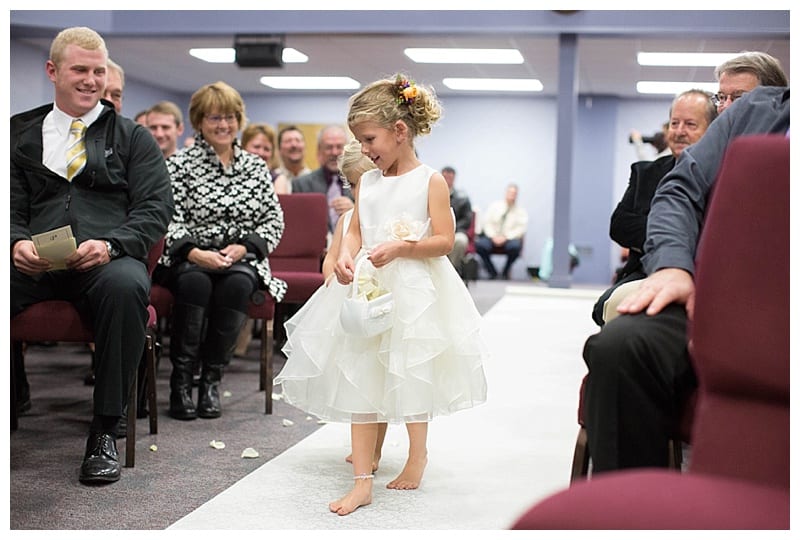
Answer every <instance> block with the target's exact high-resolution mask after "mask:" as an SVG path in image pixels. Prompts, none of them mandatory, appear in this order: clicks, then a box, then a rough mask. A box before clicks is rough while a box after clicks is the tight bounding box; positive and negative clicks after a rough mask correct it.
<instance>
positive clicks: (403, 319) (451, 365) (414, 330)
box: [275, 257, 487, 423]
mask: <svg viewBox="0 0 800 540" xmlns="http://www.w3.org/2000/svg"><path fill="white" fill-rule="evenodd" d="M377 272H378V277H379V279H380V282H381V284H382V285H383V286H384V287H385V288H386V289H388V290H389V291H392V293H393V296H394V302H395V308H394V314H393V317H394V322H393V325H392V327H391V329H390V330H388V331H386V332H384V333H383V334H380V335H378V336H375V337H373V338H359V337H355V336H352V335H348V334H346V333H345V332H344V330H343V329H342V327H341V325H340V324H339V312H340V310H341V306H342V303H343V301H344V299H345V297H346V296H347V294H348V292H349V286H342V285H340V284H339V283H337V282H336V280H333V282H332V283H331V284H330V286H327V287H326V286H324V285H323V286H322V287H321V288H320V289H318V290H317V291H316V292H315V293H314V295H313V296H312V297H311V298H310V299H309V300H308V301H307V302H306V303H305V304H304V305H303V307H302V308H301V309H300V310H299V311H298V312H297V313H296V314H295V315H294V316H293V317H292V318H291V319H290V320H289V321H287V322H286V325H285V326H286V334H287V343H286V345H285V347H284V348H283V351H284V352H285V353H286V356H287V361H286V365H285V367H284V368H283V370H281V372H280V374H279V375H278V376H277V377H276V379H275V384H276V385H277V384H280V385H281V387H282V393H283V398H284V399H285V400H286V401H287V402H288V403H290V404H292V405H294V406H296V407H298V408H300V409H302V410H304V411H306V412H308V413H310V414H313V415H314V416H316V417H318V418H320V419H322V420H326V421H330V422H350V423H368V422H427V421H429V420H431V419H432V418H433V417H435V416H439V415H448V414H451V413H453V412H456V411H459V410H462V409H467V408H470V407H474V406H475V405H478V404H480V403H483V402H484V401H485V400H486V378H485V376H484V371H483V361H484V359H485V358H486V357H487V352H486V347H485V345H484V343H483V341H482V339H481V336H480V323H481V318H480V314H479V313H478V311H477V310H476V309H475V305H474V303H473V301H472V298H471V297H470V295H469V292H468V291H467V289H466V287H465V286H464V284H463V283H462V282H461V278H460V277H459V276H458V274H457V273H456V272H455V270H454V269H453V267H452V265H451V264H450V262H449V261H448V260H447V258H445V257H438V258H433V259H426V260H415V259H397V260H395V261H393V262H392V263H390V264H388V265H387V266H386V267H384V268H381V269H379V270H378V271H377Z"/></svg>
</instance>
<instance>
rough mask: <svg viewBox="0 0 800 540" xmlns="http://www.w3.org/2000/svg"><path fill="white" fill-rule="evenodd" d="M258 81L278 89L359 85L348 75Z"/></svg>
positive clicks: (263, 79) (314, 88) (324, 88)
mask: <svg viewBox="0 0 800 540" xmlns="http://www.w3.org/2000/svg"><path fill="white" fill-rule="evenodd" d="M260 81H261V84H263V85H264V86H269V87H270V88H277V89H279V90H355V89H356V88H359V87H360V86H361V83H359V82H358V81H357V80H355V79H351V78H350V77H261V79H260Z"/></svg>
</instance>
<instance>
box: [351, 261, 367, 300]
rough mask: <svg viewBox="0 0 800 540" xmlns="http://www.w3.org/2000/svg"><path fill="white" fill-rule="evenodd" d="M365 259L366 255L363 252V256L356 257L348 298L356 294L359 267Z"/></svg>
mask: <svg viewBox="0 0 800 540" xmlns="http://www.w3.org/2000/svg"><path fill="white" fill-rule="evenodd" d="M366 260H367V255H366V254H364V256H363V257H360V258H358V261H357V262H356V267H355V268H354V269H353V281H352V282H351V283H350V298H355V297H357V296H358V275H359V274H360V273H361V267H362V266H363V265H364V261H366Z"/></svg>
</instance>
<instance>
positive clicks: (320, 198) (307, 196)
mask: <svg viewBox="0 0 800 540" xmlns="http://www.w3.org/2000/svg"><path fill="white" fill-rule="evenodd" d="M278 200H279V202H280V205H281V208H282V209H283V221H284V229H283V237H282V238H281V241H280V243H279V244H278V246H277V247H276V248H275V249H274V250H273V251H272V253H270V254H269V265H270V268H271V269H272V270H273V271H275V272H284V271H288V272H319V271H320V268H321V265H322V257H323V255H324V253H325V248H326V244H327V235H328V199H327V197H326V196H325V195H324V194H322V193H292V194H290V195H278Z"/></svg>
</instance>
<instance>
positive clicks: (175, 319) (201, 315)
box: [154, 82, 286, 420]
mask: <svg viewBox="0 0 800 540" xmlns="http://www.w3.org/2000/svg"><path fill="white" fill-rule="evenodd" d="M189 120H190V121H191V124H192V127H193V128H194V130H195V132H196V133H195V142H194V144H192V145H191V146H189V147H188V148H185V149H184V150H183V151H181V152H178V153H177V154H175V155H173V156H171V157H170V158H169V159H168V160H167V169H168V170H169V173H170V177H171V179H172V190H173V193H174V198H175V213H174V215H173V217H172V222H171V223H170V225H169V229H168V230H167V235H166V246H165V252H164V255H163V256H162V257H161V259H160V261H159V263H160V264H159V267H158V268H157V270H156V273H155V275H154V279H155V280H156V281H158V282H161V283H163V284H165V285H166V286H167V287H168V288H169V289H170V290H171V291H172V293H173V295H174V296H175V306H174V307H173V311H172V326H171V337H170V347H169V349H170V361H171V362H172V375H171V377H170V397H169V414H170V416H172V417H173V418H177V419H180V420H193V419H195V418H196V417H198V416H200V417H201V418H217V417H219V416H220V415H221V407H220V399H219V384H220V380H221V379H222V370H223V368H224V367H225V366H226V365H227V364H228V363H229V362H230V359H231V356H232V355H233V349H234V346H235V344H236V338H237V336H238V335H239V330H240V329H241V327H242V326H243V325H244V323H245V321H246V320H247V308H248V305H249V302H250V301H251V299H253V300H255V301H258V300H262V301H263V294H264V292H263V291H264V290H266V292H267V293H268V294H270V295H271V296H272V297H273V298H274V299H275V300H276V301H279V300H281V298H283V295H284V293H285V292H286V283H285V282H283V281H281V280H280V279H277V278H275V277H274V276H273V275H272V273H271V272H270V267H269V261H268V260H267V256H268V255H269V253H270V252H272V250H273V249H275V247H276V246H277V245H278V242H280V239H281V236H282V234H283V228H284V222H283V211H282V210H281V207H280V204H279V203H278V197H277V195H276V194H275V190H274V187H273V185H272V180H271V177H270V174H269V170H268V166H267V163H266V162H265V161H264V160H263V159H261V158H260V157H259V156H257V155H255V154H251V153H249V152H245V151H243V150H242V148H241V146H240V144H239V140H238V138H237V137H238V133H239V130H240V129H241V126H242V125H243V124H244V122H245V120H246V119H245V114H244V102H243V101H242V97H241V96H240V95H239V92H237V91H236V90H235V89H234V88H232V87H230V86H229V85H227V84H226V83H224V82H216V83H213V84H208V85H206V86H203V87H202V88H200V89H199V90H198V91H197V92H195V93H194V95H193V96H192V99H191V102H190V104H189ZM206 320H207V322H206ZM204 326H205V331H204V330H203V329H204ZM198 361H199V362H200V365H201V374H200V384H199V393H198V399H197V406H195V404H194V402H193V401H192V376H193V373H194V366H195V364H196V362H198Z"/></svg>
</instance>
